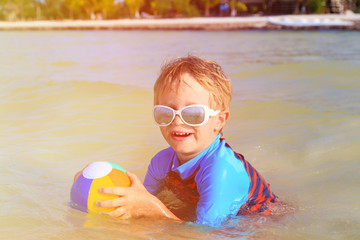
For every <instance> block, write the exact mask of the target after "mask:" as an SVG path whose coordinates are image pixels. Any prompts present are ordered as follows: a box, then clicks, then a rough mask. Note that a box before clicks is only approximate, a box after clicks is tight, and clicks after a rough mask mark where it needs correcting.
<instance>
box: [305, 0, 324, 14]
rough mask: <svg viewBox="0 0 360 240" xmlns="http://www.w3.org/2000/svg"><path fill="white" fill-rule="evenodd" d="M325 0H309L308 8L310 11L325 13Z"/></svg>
mask: <svg viewBox="0 0 360 240" xmlns="http://www.w3.org/2000/svg"><path fill="white" fill-rule="evenodd" d="M324 6H325V1H324V0H307V2H306V10H307V12H308V13H323V12H324V10H325V9H324Z"/></svg>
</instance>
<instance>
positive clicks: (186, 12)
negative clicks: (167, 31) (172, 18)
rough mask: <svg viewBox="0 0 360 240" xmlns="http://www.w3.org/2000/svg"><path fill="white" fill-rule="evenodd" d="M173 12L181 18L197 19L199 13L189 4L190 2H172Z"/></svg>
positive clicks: (181, 0)
mask: <svg viewBox="0 0 360 240" xmlns="http://www.w3.org/2000/svg"><path fill="white" fill-rule="evenodd" d="M173 4H174V10H175V11H176V13H178V14H179V15H180V16H183V17H198V16H200V11H199V9H198V8H197V7H195V6H194V5H192V4H191V2H190V0H173Z"/></svg>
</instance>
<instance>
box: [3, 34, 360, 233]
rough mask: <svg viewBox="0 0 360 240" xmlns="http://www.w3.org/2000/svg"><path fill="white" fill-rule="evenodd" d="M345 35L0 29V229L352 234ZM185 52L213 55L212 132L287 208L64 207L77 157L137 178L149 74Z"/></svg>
mask: <svg viewBox="0 0 360 240" xmlns="http://www.w3.org/2000/svg"><path fill="white" fill-rule="evenodd" d="M359 42H360V32H352V31H296V32H292V31H230V32H227V31H214V32H211V31H209V32H206V31H1V32H0V161H1V168H0V169H1V171H0V182H1V184H0V196H1V197H0V204H1V212H0V225H1V228H0V239H36V240H38V239H66V240H72V239H360V201H359V199H360V188H359V186H360V174H359V173H360V150H359V149H360V148H359V146H360V107H359V103H360V44H359ZM187 54H193V55H197V56H199V57H202V58H209V59H212V60H215V61H217V62H218V63H219V64H221V65H222V66H223V68H224V70H225V72H226V73H227V75H228V76H229V77H230V78H231V80H232V83H233V88H234V95H233V102H232V105H231V115H230V120H229V122H228V124H227V126H226V127H225V129H224V137H225V138H226V140H227V142H228V143H229V144H230V145H231V146H232V147H233V149H234V150H235V151H237V152H240V153H242V154H243V155H244V156H245V157H246V159H247V160H248V161H249V162H250V163H251V164H252V165H253V166H254V167H255V168H256V169H257V170H258V171H259V172H260V173H262V175H263V176H264V178H265V179H266V181H267V182H268V183H270V184H271V189H272V190H273V191H274V193H276V194H277V195H278V196H279V197H280V199H281V200H283V201H285V202H288V203H289V204H291V205H292V206H294V207H295V209H296V211H295V212H294V213H291V214H288V215H287V216H285V217H281V218H270V217H259V216H252V217H237V218H232V219H229V221H227V222H226V223H224V226H222V227H217V228H211V227H206V226H199V225H195V224H189V223H176V222H169V221H161V220H159V221H154V220H147V219H138V220H127V221H120V220H114V219H110V218H106V217H103V216H98V215H86V214H85V213H83V212H80V211H77V210H74V209H72V208H70V207H69V204H68V202H69V198H70V188H71V185H72V181H73V177H74V174H75V173H76V172H77V171H79V170H81V169H82V168H83V167H84V166H85V165H86V164H88V163H90V162H93V161H100V160H106V161H113V162H115V163H117V164H119V165H121V166H122V167H124V168H125V169H127V170H129V171H131V172H133V173H135V174H137V175H138V176H139V177H140V179H142V180H143V179H144V176H145V173H146V170H147V166H148V164H149V161H150V159H151V158H152V156H153V155H154V154H156V153H157V152H158V151H159V150H161V149H163V148H165V147H167V144H166V142H165V141H164V140H163V139H162V136H161V134H160V131H159V129H158V127H157V126H155V124H154V123H153V119H152V100H153V95H152V87H153V84H154V82H155V79H156V77H157V75H158V74H159V71H160V66H161V65H162V64H163V63H164V62H165V61H167V60H169V59H172V58H174V57H178V56H186V55H187Z"/></svg>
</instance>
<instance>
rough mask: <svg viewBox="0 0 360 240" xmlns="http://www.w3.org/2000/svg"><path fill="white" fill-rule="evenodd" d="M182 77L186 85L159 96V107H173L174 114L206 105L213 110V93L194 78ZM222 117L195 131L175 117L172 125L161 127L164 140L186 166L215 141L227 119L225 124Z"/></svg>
mask: <svg viewBox="0 0 360 240" xmlns="http://www.w3.org/2000/svg"><path fill="white" fill-rule="evenodd" d="M182 77H183V81H181V83H180V84H179V85H178V86H177V87H178V88H177V89H173V90H171V91H169V92H165V93H164V94H163V95H160V96H159V99H158V100H159V102H158V104H159V105H165V106H168V107H171V108H173V109H174V110H179V109H182V108H184V107H186V106H189V105H193V104H203V105H207V106H209V107H210V105H209V100H210V92H208V91H207V90H206V89H205V88H203V87H202V86H201V85H200V84H199V83H198V82H197V81H196V80H195V79H194V78H193V77H192V76H191V75H189V74H187V73H186V74H184V75H183V76H182ZM214 110H218V109H214ZM221 116H222V113H220V114H219V115H217V116H215V117H210V118H209V121H208V122H207V123H206V124H204V125H201V126H196V127H192V126H188V125H186V124H185V123H184V122H183V121H182V120H181V119H180V117H179V116H178V115H176V116H175V119H174V121H173V122H172V123H171V124H170V125H168V126H162V127H160V130H161V133H162V135H163V136H164V138H165V140H166V141H167V142H168V143H169V145H170V146H171V147H172V148H173V149H174V150H175V152H176V153H177V156H178V158H179V160H180V163H181V164H183V163H184V162H186V161H188V160H190V159H192V158H193V157H195V156H196V155H198V154H199V153H200V152H202V151H203V150H205V149H206V148H207V147H208V146H210V144H211V143H212V142H213V141H214V140H215V138H216V136H217V134H218V132H219V131H220V130H221V128H222V127H223V126H224V125H225V122H226V119H227V118H226V119H225V122H223V121H222V117H221ZM227 116H228V115H227Z"/></svg>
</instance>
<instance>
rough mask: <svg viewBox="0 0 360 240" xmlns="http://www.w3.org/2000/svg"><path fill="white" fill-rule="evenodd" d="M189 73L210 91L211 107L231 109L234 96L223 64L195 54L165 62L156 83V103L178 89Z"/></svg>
mask: <svg viewBox="0 0 360 240" xmlns="http://www.w3.org/2000/svg"><path fill="white" fill-rule="evenodd" d="M185 73H188V74H190V75H191V76H192V77H193V78H195V79H196V80H197V81H198V82H199V84H200V85H201V86H202V87H203V88H205V89H206V90H207V91H209V92H210V107H211V108H213V109H215V110H222V111H223V110H229V108H230V102H231V97H232V87H231V82H230V80H229V79H228V78H227V77H226V75H225V74H224V72H223V70H222V68H221V66H220V65H219V64H217V63H216V62H214V61H210V60H206V59H201V58H198V57H195V56H191V55H189V56H187V57H182V58H176V59H173V60H171V61H170V62H167V63H165V65H163V66H162V68H161V73H160V76H159V77H158V79H157V80H156V82H155V85H154V104H155V105H157V104H159V96H160V95H162V94H164V92H166V91H170V90H172V89H176V88H177V87H178V85H179V84H180V83H181V82H182V81H183V80H182V76H183V75H184V74H185Z"/></svg>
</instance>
